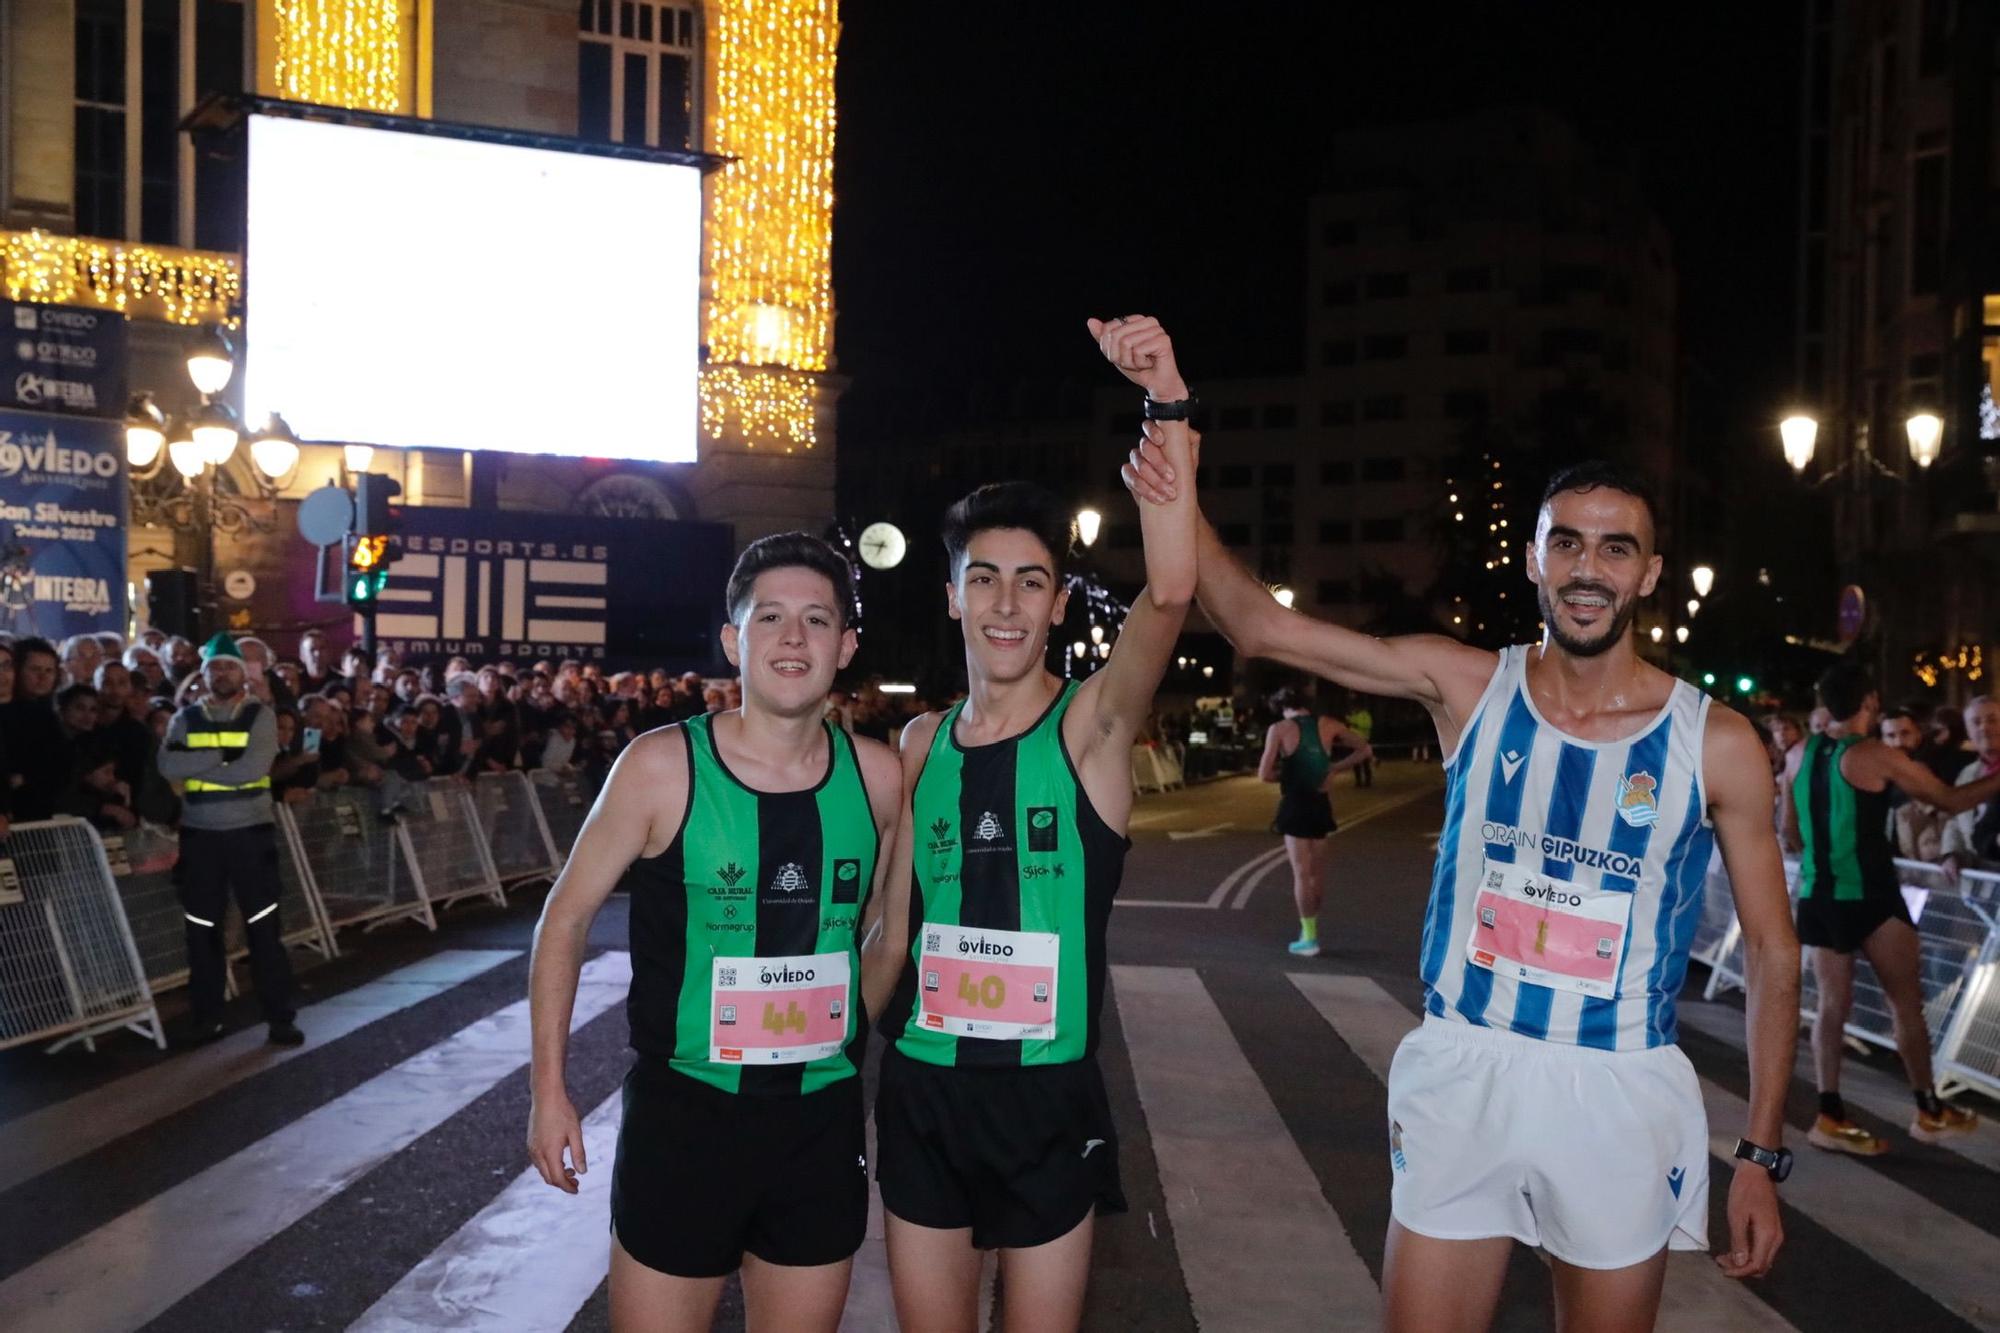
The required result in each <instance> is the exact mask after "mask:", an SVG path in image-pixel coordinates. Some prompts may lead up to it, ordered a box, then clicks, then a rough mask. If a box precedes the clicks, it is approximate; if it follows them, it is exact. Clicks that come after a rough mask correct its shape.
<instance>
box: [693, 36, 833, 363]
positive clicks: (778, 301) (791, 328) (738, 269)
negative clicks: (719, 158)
mask: <svg viewBox="0 0 2000 1333" xmlns="http://www.w3.org/2000/svg"><path fill="white" fill-rule="evenodd" d="M707 18H708V38H709V42H708V54H709V59H710V60H712V61H713V62H714V69H715V97H714V103H713V106H712V108H711V111H710V114H709V136H708V138H709V144H708V146H709V149H710V151H712V152H715V153H720V154H725V155H727V156H730V157H733V158H735V159H737V160H736V161H734V162H732V163H731V164H730V165H729V166H727V167H726V168H724V169H723V170H721V171H719V172H717V173H716V174H715V176H714V177H713V178H712V179H711V181H710V183H709V212H708V237H707V243H708V276H709V284H710V292H711V300H710V302H709V308H708V327H707V337H706V341H707V343H708V348H709V358H710V360H711V361H713V362H735V363H737V364H740V365H752V366H762V365H778V366H784V367H787V368H788V369H791V370H810V371H823V370H826V369H827V368H828V367H829V365H830V364H831V360H832V354H833V268H832V260H833V134H834V97H833V71H834V49H835V46H836V44H837V43H838V41H839V37H840V19H839V4H838V0H713V3H711V4H709V5H708V6H707Z"/></svg>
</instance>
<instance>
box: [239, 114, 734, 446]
mask: <svg viewBox="0 0 2000 1333" xmlns="http://www.w3.org/2000/svg"><path fill="white" fill-rule="evenodd" d="M246 249H247V253H246V255H245V266H246V272H245V281H246V284H247V291H246V298H245V318H246V324H247V327H246V330H245V335H246V346H245V351H244V387H243V393H244V409H245V415H246V418H247V419H248V420H249V421H251V422H253V423H254V422H261V421H263V419H264V414H265V413H267V412H271V411H277V412H281V413H283V414H284V417H285V419H286V420H287V421H288V422H290V423H291V426H292V429H293V430H295V431H296V432H298V434H299V436H300V437H301V438H303V439H307V440H320V441H330V442H338V443H349V444H372V445H390V446H396V447H403V448H432V449H494V450H503V451H506V452H510V453H529V454H566V455H571V456H585V457H592V458H629V459H653V460H658V461H663V462H692V461H694V457H695V429H696V419H697V405H696V394H697V385H696V372H697V361H698V356H699V352H698V329H697V319H698V314H699V301H700V288H701V174H700V172H699V170H698V169H696V168H694V167H687V166H670V165H663V164H661V163H657V162H635V161H622V160H619V159H615V158H607V157H594V156H590V155H588V154H583V153H565V152H557V151H550V150H547V149H540V148H522V147H516V146H513V145H507V144H498V143H480V142H471V141H467V140H463V139H450V138H443V137H436V136H432V135H426V134H419V133H409V132H404V131H397V130H382V129H363V128H359V127H356V126H351V125H335V124H325V123H320V122H315V121H303V120H290V119H284V118H279V117H272V116H253V117H251V118H250V164H249V218H248V245H247V247H246Z"/></svg>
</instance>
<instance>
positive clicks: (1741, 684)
mask: <svg viewBox="0 0 2000 1333" xmlns="http://www.w3.org/2000/svg"><path fill="white" fill-rule="evenodd" d="M1756 688H1757V682H1756V681H1754V680H1752V679H1750V677H1748V676H1738V677H1737V678H1736V692H1737V693H1738V694H1748V693H1750V691H1752V690H1754V689H1756Z"/></svg>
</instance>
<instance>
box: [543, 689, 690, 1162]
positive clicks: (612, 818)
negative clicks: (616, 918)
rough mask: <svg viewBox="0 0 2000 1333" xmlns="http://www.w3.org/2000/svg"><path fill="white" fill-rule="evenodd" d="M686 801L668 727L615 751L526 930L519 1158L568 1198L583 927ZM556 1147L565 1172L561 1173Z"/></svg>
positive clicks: (657, 847) (681, 765)
mask: <svg viewBox="0 0 2000 1333" xmlns="http://www.w3.org/2000/svg"><path fill="white" fill-rule="evenodd" d="M688 795H689V793H688V779H687V740H686V737H685V735H684V734H683V733H682V732H681V730H680V729H679V728H678V727H675V728H670V729H665V730H661V731H654V732H648V733H647V734H646V735H644V736H641V737H640V738H639V739H638V740H636V741H634V742H633V743H632V744H631V745H628V746H627V747H625V752H624V753H623V754H621V755H619V756H618V762H617V763H616V764H614V765H612V768H611V774H610V776H609V777H608V778H607V779H606V780H605V783H604V790H603V791H602V792H600V793H598V797H597V804H595V805H594V806H592V807H591V810H590V816H589V817H588V818H587V819H585V820H584V821H583V828H582V829H581V830H580V831H579V832H578V833H577V835H576V846H575V848H574V849H573V850H572V851H571V852H570V854H569V862H568V864H566V865H565V866H564V867H563V872H562V874H561V875H559V876H557V878H556V882H555V887H554V888H552V889H550V890H549V896H548V901H546V902H545V903H543V904H542V917H541V920H540V921H538V922H537V923H536V924H535V948H534V955H533V959H532V961H531V962H530V963H529V965H528V1029H529V1035H530V1039H531V1043H532V1045H531V1057H530V1060H531V1064H530V1080H529V1089H530V1092H531V1094H532V1095H533V1098H534V1102H533V1107H532V1109H531V1110H530V1112H529V1115H528V1155H529V1157H530V1158H532V1159H533V1161H534V1164H535V1169H536V1170H538V1171H540V1172H541V1175H542V1179H543V1180H545V1181H547V1182H548V1183H549V1184H551V1185H553V1186H555V1187H556V1188H557V1189H559V1190H564V1191H566V1192H567V1193H570V1194H574V1193H576V1177H577V1175H578V1174H579V1173H581V1172H584V1171H587V1170H589V1163H588V1162H586V1161H585V1160H584V1154H583V1126H582V1122H581V1121H580V1120H579V1119H578V1118H577V1114H576V1107H575V1106H574V1105H573V1104H571V1102H570V1099H569V1090H568V1087H567V1086H566V1084H565V1082H564V1078H563V1069H564V1065H565V1063H566V1062H567V1060H568V1057H569V1025H570V1019H571V1017H572V1015H573V1013H574V1011H575V1008H576V981H577V975H578V973H579V972H580V971H581V970H582V968H583V952H584V946H585V943H586V941H587V940H588V938H589V934H590V923H591V921H593V920H594V919H595V918H596V916H597V910H598V908H600V907H602V906H603V905H604V900H605V899H606V898H608V897H610V896H611V891H612V890H613V889H614V888H616V887H618V881H619V879H620V878H621V877H623V875H624V874H625V871H626V869H627V868H628V867H629V866H630V865H631V864H632V863H633V862H634V861H636V860H638V859H639V857H640V856H641V855H643V854H645V853H646V851H647V850H648V849H649V848H650V849H651V850H653V851H656V852H658V851H664V850H666V846H667V844H668V843H670V842H671V841H672V840H673V838H674V836H675V834H676V833H678V832H679V830H680V825H681V821H682V820H683V819H684V818H685V816H686V814H687V805H688ZM565 1148H567V1149H568V1150H569V1156H570V1161H571V1162H572V1163H574V1170H572V1169H570V1168H569V1167H566V1166H565V1165H564V1164H563V1150H564V1149H565Z"/></svg>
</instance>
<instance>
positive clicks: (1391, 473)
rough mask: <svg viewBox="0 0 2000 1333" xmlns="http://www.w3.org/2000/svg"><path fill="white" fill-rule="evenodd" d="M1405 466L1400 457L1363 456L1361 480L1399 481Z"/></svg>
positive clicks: (1403, 473)
mask: <svg viewBox="0 0 2000 1333" xmlns="http://www.w3.org/2000/svg"><path fill="white" fill-rule="evenodd" d="M1404 475H1405V468H1404V464H1403V460H1402V459H1401V458H1364V459H1362V460H1361V480H1363V481H1401V480H1402V479H1403V477H1404Z"/></svg>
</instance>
